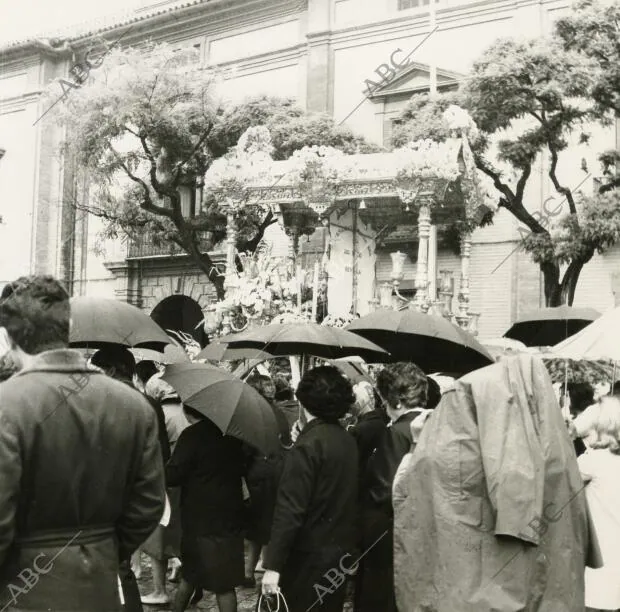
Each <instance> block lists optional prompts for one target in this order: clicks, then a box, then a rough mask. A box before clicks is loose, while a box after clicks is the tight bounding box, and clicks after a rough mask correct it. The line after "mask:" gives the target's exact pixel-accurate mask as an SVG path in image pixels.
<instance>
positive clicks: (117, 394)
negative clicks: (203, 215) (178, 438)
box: [0, 276, 165, 612]
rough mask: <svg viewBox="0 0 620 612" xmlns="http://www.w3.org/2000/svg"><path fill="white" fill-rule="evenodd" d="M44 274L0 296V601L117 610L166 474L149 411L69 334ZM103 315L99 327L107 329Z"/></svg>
mask: <svg viewBox="0 0 620 612" xmlns="http://www.w3.org/2000/svg"><path fill="white" fill-rule="evenodd" d="M69 321H70V307H69V297H68V295H67V293H66V291H65V290H64V288H63V287H62V285H61V284H60V283H59V282H58V281H56V280H55V279H53V278H52V277H49V276H34V277H27V278H20V279H18V280H17V281H15V282H13V283H10V284H9V285H7V286H6V287H5V288H4V290H3V291H2V294H1V296H0V353H2V354H3V355H6V354H9V355H10V356H11V358H12V359H13V360H14V361H15V363H16V364H17V365H18V367H19V369H20V371H19V372H18V373H17V374H16V375H15V376H13V377H12V378H10V379H9V380H7V381H5V382H4V383H2V384H0V483H1V486H2V494H1V495H0V608H2V610H4V612H9V611H15V610H28V611H29V612H37V611H43V610H45V611H49V610H54V611H55V612H69V611H71V612H78V611H79V612H116V611H118V610H121V609H122V604H121V600H120V595H119V577H118V575H119V565H120V564H121V562H125V561H127V560H128V559H129V558H130V556H131V553H132V552H133V551H134V550H135V549H136V548H137V547H138V546H139V545H140V544H141V543H142V542H143V541H144V540H145V539H146V538H147V536H148V535H149V534H150V533H151V532H152V531H153V529H155V527H156V526H157V524H158V522H159V520H160V518H161V516H162V512H163V509H164V499H165V497H164V475H163V465H162V459H161V451H160V448H159V443H158V438H157V420H156V417H155V413H154V411H153V409H152V408H151V406H150V405H149V404H148V402H147V401H146V400H145V399H144V398H143V397H142V395H141V394H140V393H139V392H138V391H136V390H133V389H131V388H130V387H129V386H127V385H125V384H123V383H121V382H118V381H115V380H112V379H111V378H109V377H107V376H105V375H104V374H103V372H101V370H99V369H96V368H93V367H91V366H89V365H88V364H87V362H86V361H85V359H84V358H83V357H82V355H81V354H80V353H79V352H77V351H72V350H69V349H67V345H68V341H69ZM106 323H107V322H106V321H102V322H101V324H102V325H106Z"/></svg>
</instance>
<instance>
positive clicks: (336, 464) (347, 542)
mask: <svg viewBox="0 0 620 612" xmlns="http://www.w3.org/2000/svg"><path fill="white" fill-rule="evenodd" d="M357 470H358V454H357V445H356V444H355V440H354V439H353V438H352V437H351V436H350V435H349V434H348V433H347V432H346V431H345V430H344V429H343V428H342V427H341V426H340V425H338V424H329V423H325V422H323V421H321V420H319V419H314V420H312V421H310V423H308V424H307V425H306V426H305V427H304V429H303V430H302V432H301V433H300V435H299V438H298V439H297V441H296V442H295V445H294V446H293V448H292V449H291V450H290V451H288V452H287V454H286V456H285V460H284V470H283V473H282V478H281V480H280V486H279V488H278V497H277V502H276V508H275V513H274V520H273V526H272V530H271V540H270V542H269V546H268V547H267V553H266V555H265V559H264V561H263V566H264V567H265V568H266V569H271V570H275V571H278V572H280V573H281V580H280V586H281V588H282V591H283V593H284V595H285V597H286V599H287V601H288V605H289V608H290V610H291V612H297V611H301V612H305V610H307V609H308V608H309V607H310V606H312V605H313V604H314V603H315V601H316V600H317V591H316V590H315V584H319V583H323V588H324V589H330V588H331V585H330V583H329V582H326V579H325V578H324V573H325V572H326V571H328V570H329V569H331V568H333V567H336V568H338V567H339V563H340V562H341V560H342V559H344V561H343V563H344V564H345V565H346V567H350V566H351V565H354V560H355V557H354V555H355V551H354V545H355V513H356V505H357V477H358V474H357ZM347 555H348V556H347ZM347 563H348V565H347ZM333 591H334V592H332V593H328V594H327V595H326V596H325V602H324V603H323V604H322V605H320V604H321V602H318V603H317V605H315V607H314V609H316V610H323V611H327V610H341V609H342V602H343V601H344V595H345V589H344V586H342V585H341V586H340V587H339V588H336V589H334V590H333ZM322 593H323V594H325V590H324V591H322Z"/></svg>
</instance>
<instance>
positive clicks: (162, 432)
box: [145, 395, 170, 465]
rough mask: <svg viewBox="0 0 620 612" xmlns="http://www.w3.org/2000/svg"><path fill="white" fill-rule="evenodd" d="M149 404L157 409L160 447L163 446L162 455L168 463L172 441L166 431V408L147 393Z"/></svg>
mask: <svg viewBox="0 0 620 612" xmlns="http://www.w3.org/2000/svg"><path fill="white" fill-rule="evenodd" d="M145 397H146V399H147V400H148V402H149V404H151V407H152V408H153V410H154V411H155V416H156V417H157V433H158V438H159V447H160V448H161V456H162V458H163V460H164V465H165V464H166V463H168V460H169V459H170V441H169V440H168V432H167V431H166V417H165V415H164V409H163V408H162V407H161V403H160V402H158V401H157V400H155V399H153V398H152V397H149V396H148V395H145Z"/></svg>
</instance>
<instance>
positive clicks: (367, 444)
mask: <svg viewBox="0 0 620 612" xmlns="http://www.w3.org/2000/svg"><path fill="white" fill-rule="evenodd" d="M385 430H386V425H385V422H384V421H383V418H382V416H381V415H380V414H379V413H378V412H377V411H376V410H371V411H370V412H367V413H366V414H363V415H362V416H361V417H360V418H359V419H358V421H357V423H356V424H355V425H353V427H351V428H349V430H348V431H349V433H350V434H351V435H352V436H353V437H354V438H355V441H356V442H357V450H358V454H359V474H360V481H362V479H363V477H364V474H366V468H367V467H368V461H369V460H370V458H371V457H372V455H373V453H374V452H375V449H376V448H377V446H378V445H379V442H380V441H381V439H382V438H383V436H384V434H385ZM361 485H362V482H360V493H361V491H362V488H361Z"/></svg>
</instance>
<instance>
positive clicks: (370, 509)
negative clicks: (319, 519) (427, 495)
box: [355, 363, 428, 612]
mask: <svg viewBox="0 0 620 612" xmlns="http://www.w3.org/2000/svg"><path fill="white" fill-rule="evenodd" d="M377 389H378V391H379V395H381V397H382V398H383V399H384V401H385V404H386V409H387V414H388V416H389V417H390V424H389V426H388V428H387V429H386V431H385V433H384V435H383V437H382V438H381V440H380V441H379V444H378V445H377V450H376V451H375V453H374V455H373V456H372V457H371V458H370V461H369V462H368V468H367V470H366V474H365V476H364V481H363V482H364V491H363V492H362V520H361V523H362V546H363V550H368V553H367V554H366V555H365V556H364V558H363V560H362V561H361V563H360V568H359V571H358V574H357V581H356V592H355V611H356V612H377V611H378V610H381V612H396V601H395V596H394V565H393V563H394V562H393V558H394V550H393V545H392V533H393V527H394V525H393V523H394V518H393V517H394V515H393V511H392V484H393V482H394V477H395V476H396V472H397V470H398V466H399V465H400V463H401V461H402V460H403V458H404V457H405V455H406V454H407V453H408V452H409V451H410V450H411V446H412V444H413V437H412V434H411V422H412V421H413V420H414V419H415V418H416V417H417V416H420V415H422V414H423V413H424V411H425V409H426V405H427V400H428V396H427V390H428V380H427V377H426V375H425V374H424V372H422V370H421V369H420V368H419V367H418V366H416V365H415V364H413V363H393V364H390V365H387V366H386V367H385V368H384V369H382V370H381V371H380V372H379V374H378V375H377Z"/></svg>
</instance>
